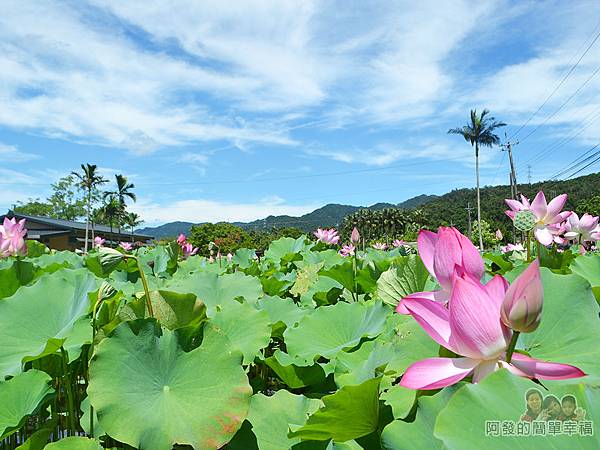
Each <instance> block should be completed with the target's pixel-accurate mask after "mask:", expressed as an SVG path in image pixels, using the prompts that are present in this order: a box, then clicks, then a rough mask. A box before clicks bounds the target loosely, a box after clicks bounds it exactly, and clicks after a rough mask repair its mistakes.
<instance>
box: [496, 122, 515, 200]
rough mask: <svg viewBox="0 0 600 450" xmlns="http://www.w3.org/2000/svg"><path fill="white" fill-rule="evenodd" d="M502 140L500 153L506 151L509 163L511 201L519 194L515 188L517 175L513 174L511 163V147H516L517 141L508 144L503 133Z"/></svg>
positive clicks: (512, 162)
mask: <svg viewBox="0 0 600 450" xmlns="http://www.w3.org/2000/svg"><path fill="white" fill-rule="evenodd" d="M504 139H506V143H504V144H502V145H501V146H500V147H502V151H508V160H509V161H510V180H511V183H510V187H511V189H510V190H511V194H512V196H513V199H516V198H517V194H518V193H519V189H518V188H517V173H516V172H515V163H514V161H513V157H512V146H513V145H518V144H519V141H515V142H510V141H509V140H508V137H507V135H506V133H504Z"/></svg>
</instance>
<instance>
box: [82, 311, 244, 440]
mask: <svg viewBox="0 0 600 450" xmlns="http://www.w3.org/2000/svg"><path fill="white" fill-rule="evenodd" d="M132 327H135V328H139V329H138V332H137V334H136V333H134V331H133V330H132ZM241 362H242V356H241V353H240V352H239V350H237V349H234V348H233V347H232V345H231V343H230V342H229V340H228V339H227V337H226V336H225V335H224V333H223V332H220V331H217V330H215V329H213V328H212V327H208V328H205V330H204V338H203V341H202V345H201V346H200V347H197V348H195V349H194V350H192V351H190V352H187V353H186V352H184V351H183V350H182V348H181V346H180V344H179V343H178V341H177V335H176V334H175V332H172V331H170V330H167V329H165V330H163V334H162V336H160V337H159V336H157V326H156V322H155V321H153V320H146V321H136V322H133V323H122V324H121V325H119V326H118V327H117V328H116V329H115V331H114V334H113V335H112V337H110V338H108V339H104V340H103V341H102V342H100V344H98V345H97V346H96V350H95V353H94V356H93V358H92V362H91V364H90V383H89V387H88V395H89V397H90V402H91V404H92V405H93V406H94V409H95V410H96V411H97V414H98V420H99V421H100V424H101V426H102V428H103V429H104V431H105V432H106V433H107V434H108V435H109V436H111V437H112V438H114V439H117V440H119V441H121V442H124V443H126V444H129V445H131V446H133V447H136V448H143V449H145V450H170V449H171V448H172V446H173V445H174V444H176V443H178V444H188V445H191V446H193V447H194V448H198V449H208V448H220V447H221V446H222V445H223V444H225V443H226V442H228V441H229V440H230V439H231V437H232V436H233V435H234V434H235V432H236V431H237V430H238V428H239V427H240V426H241V425H242V422H243V420H244V418H245V417H246V414H247V411H248V407H249V403H250V397H251V395H252V390H251V388H250V386H249V385H248V378H247V376H246V374H245V372H244V370H243V368H242V366H241Z"/></svg>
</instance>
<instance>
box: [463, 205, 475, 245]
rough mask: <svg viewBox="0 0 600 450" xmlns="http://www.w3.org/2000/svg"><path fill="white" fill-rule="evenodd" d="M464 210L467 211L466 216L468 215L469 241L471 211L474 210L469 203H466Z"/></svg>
mask: <svg viewBox="0 0 600 450" xmlns="http://www.w3.org/2000/svg"><path fill="white" fill-rule="evenodd" d="M465 209H466V210H467V214H468V215H469V226H468V230H469V231H468V234H469V239H470V238H471V211H473V210H474V209H475V208H473V207H472V206H471V202H467V207H466V208H465Z"/></svg>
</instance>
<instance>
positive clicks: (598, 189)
mask: <svg viewBox="0 0 600 450" xmlns="http://www.w3.org/2000/svg"><path fill="white" fill-rule="evenodd" d="M518 188H519V192H520V193H522V194H524V195H525V196H526V197H528V198H530V199H532V198H533V197H534V196H535V195H536V194H537V193H538V192H539V191H540V190H543V191H544V193H545V195H546V199H547V200H548V201H550V200H551V199H552V198H553V197H555V196H556V195H559V194H562V193H567V194H568V196H569V197H568V200H567V204H566V206H565V209H568V210H575V209H576V208H577V205H578V204H580V203H581V202H582V201H585V200H588V199H589V198H591V197H593V196H595V195H599V194H600V173H594V174H591V175H586V176H582V177H578V178H573V179H572V180H566V181H544V182H540V183H532V184H520V185H518ZM509 197H510V187H509V186H507V185H504V186H486V187H484V188H482V189H481V217H482V219H484V220H485V221H486V222H488V223H489V224H490V225H491V226H492V228H493V229H496V228H500V229H503V230H508V228H509V227H510V219H508V217H507V216H506V215H505V214H504V211H505V210H507V209H508V207H507V206H506V203H505V202H504V199H505V198H509ZM468 203H470V204H471V206H472V207H473V208H474V209H473V210H472V211H471V217H472V219H473V220H475V219H476V218H477V211H476V210H475V207H476V191H475V189H474V188H472V189H456V190H454V191H451V192H449V193H447V194H444V195H442V196H441V197H439V198H437V199H435V200H433V201H430V202H428V203H427V204H425V205H423V206H422V209H423V211H424V212H425V213H426V215H427V216H428V219H429V220H430V221H431V223H432V224H442V223H445V224H453V225H455V226H457V227H458V228H459V229H461V230H466V229H467V222H468V214H467V210H466V208H467V205H468Z"/></svg>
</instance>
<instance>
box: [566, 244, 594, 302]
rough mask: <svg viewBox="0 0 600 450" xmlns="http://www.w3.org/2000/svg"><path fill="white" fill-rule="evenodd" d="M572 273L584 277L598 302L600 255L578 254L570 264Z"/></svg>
mask: <svg viewBox="0 0 600 450" xmlns="http://www.w3.org/2000/svg"><path fill="white" fill-rule="evenodd" d="M571 270H572V271H573V273H575V274H577V275H579V276H580V277H583V278H585V279H586V280H588V282H589V283H590V284H591V285H592V291H593V292H594V295H595V296H596V300H597V301H598V302H600V256H599V255H589V256H588V255H585V256H579V257H578V258H576V259H575V261H574V262H573V264H571Z"/></svg>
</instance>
